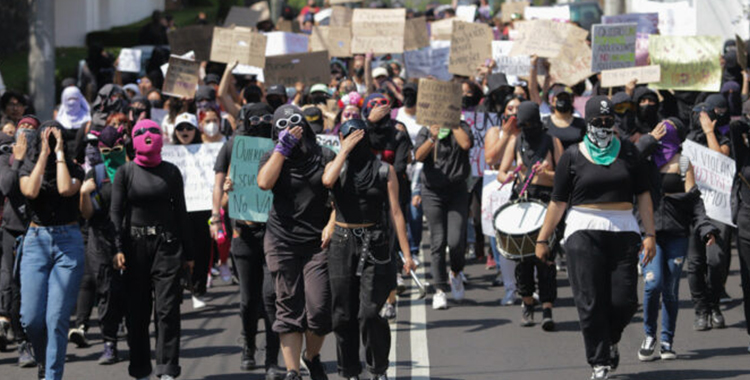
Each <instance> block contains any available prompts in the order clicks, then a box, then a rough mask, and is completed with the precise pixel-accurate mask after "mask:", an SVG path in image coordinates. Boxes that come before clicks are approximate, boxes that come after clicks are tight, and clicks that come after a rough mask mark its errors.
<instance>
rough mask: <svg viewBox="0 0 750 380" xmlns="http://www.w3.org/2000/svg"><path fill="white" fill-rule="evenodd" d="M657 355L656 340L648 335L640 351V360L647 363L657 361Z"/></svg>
mask: <svg viewBox="0 0 750 380" xmlns="http://www.w3.org/2000/svg"><path fill="white" fill-rule="evenodd" d="M655 353H656V338H654V337H653V336H649V335H646V338H645V339H643V343H641V348H640V349H639V350H638V360H640V361H642V362H647V361H650V360H654V359H655V355H654V354H655Z"/></svg>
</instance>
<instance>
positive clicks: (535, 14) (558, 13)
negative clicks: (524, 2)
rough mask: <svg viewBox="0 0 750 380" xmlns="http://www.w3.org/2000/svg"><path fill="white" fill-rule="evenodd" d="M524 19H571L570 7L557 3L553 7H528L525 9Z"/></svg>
mask: <svg viewBox="0 0 750 380" xmlns="http://www.w3.org/2000/svg"><path fill="white" fill-rule="evenodd" d="M523 19H524V20H534V19H538V20H555V21H570V7H569V6H567V5H555V6H552V7H526V9H524V11H523Z"/></svg>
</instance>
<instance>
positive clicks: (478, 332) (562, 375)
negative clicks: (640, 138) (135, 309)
mask: <svg viewBox="0 0 750 380" xmlns="http://www.w3.org/2000/svg"><path fill="white" fill-rule="evenodd" d="M737 267H738V260H737V256H736V252H735V256H734V257H733V262H732V273H731V277H730V279H729V283H728V287H727V288H728V291H729V293H730V294H731V295H732V296H733V297H734V298H735V301H734V302H732V303H731V304H729V305H725V306H724V309H725V316H726V319H727V324H728V326H729V327H728V328H727V329H724V330H712V331H708V332H701V333H699V332H694V331H692V328H691V326H692V321H693V312H692V304H691V302H690V301H689V299H688V298H689V292H688V285H687V281H686V280H685V279H683V280H682V282H681V289H680V298H681V300H682V301H681V302H680V312H681V314H680V318H679V320H678V327H677V336H676V338H675V349H676V351H677V353H678V355H679V359H678V360H676V361H672V362H660V361H655V362H652V363H645V364H644V363H640V362H639V361H638V359H637V355H636V353H637V350H638V347H639V345H640V343H641V340H642V334H643V328H642V324H641V321H642V319H641V313H640V311H639V313H638V314H636V316H635V317H634V318H633V322H632V324H631V325H630V326H629V327H628V328H627V330H626V331H625V334H624V337H623V341H622V342H621V343H620V352H621V354H622V360H621V364H620V368H619V369H618V371H617V372H616V373H615V375H616V376H614V378H615V379H621V380H625V379H638V380H650V379H653V380H669V379H691V380H692V379H750V360H748V359H750V354H749V353H748V352H747V345H748V342H749V339H748V336H747V334H746V333H745V322H744V317H743V315H742V304H741V302H740V301H739V300H738V299H739V297H740V296H741V290H740V287H739V282H740V279H739V274H738V272H737ZM466 272H467V275H468V276H469V280H470V285H469V287H468V289H467V293H466V295H467V300H465V301H464V302H463V304H461V305H457V304H455V303H452V302H451V303H450V309H448V310H444V311H434V310H432V307H431V304H430V303H429V298H428V300H427V301H425V300H417V299H416V292H410V293H408V294H406V295H405V296H404V297H403V298H401V300H400V302H399V309H398V311H399V315H398V321H397V322H396V323H395V324H393V325H392V327H393V328H394V329H393V332H392V335H394V336H395V344H394V345H393V347H394V349H393V351H394V352H392V357H393V361H394V362H395V367H394V368H393V369H392V372H395V376H393V375H394V373H391V376H390V378H392V379H394V378H397V379H409V378H411V379H419V380H428V379H432V380H449V379H451V380H452V379H466V380H469V379H471V380H479V379H482V380H485V379H503V380H513V379H519V380H521V379H522V380H534V379H540V380H551V379H588V377H589V375H590V369H589V367H588V366H587V364H586V361H585V358H584V354H583V339H582V337H581V335H580V332H579V327H578V319H577V315H576V312H575V309H574V308H573V300H572V298H571V291H570V287H569V284H568V280H567V278H566V275H565V272H562V273H560V274H559V275H558V284H559V299H558V301H557V303H556V307H557V308H556V310H555V320H556V322H557V331H555V332H552V333H547V332H543V331H542V330H541V327H539V326H538V325H537V326H536V327H533V328H521V327H519V325H518V320H519V316H520V313H521V308H520V307H519V306H512V307H501V306H498V303H497V301H498V299H499V298H501V297H502V296H503V294H504V291H503V288H501V287H500V288H495V287H490V286H489V284H490V283H491V280H492V278H493V275H492V274H491V272H489V271H486V270H485V269H484V264H483V263H481V264H480V263H473V264H470V265H468V266H467V271H466ZM424 273H425V272H424V268H422V270H421V274H422V276H424ZM428 281H429V280H428ZM641 294H642V293H641ZM209 297H210V302H209V304H210V307H209V308H206V309H204V310H201V311H197V312H196V311H193V310H192V308H191V303H190V302H189V299H188V298H187V297H186V298H185V302H184V304H183V307H182V311H183V314H182V318H183V325H182V327H183V334H182V357H181V365H182V376H181V378H182V379H211V380H229V379H263V373H262V370H255V371H252V372H249V373H248V372H243V371H240V369H239V358H240V352H241V346H240V344H239V342H238V337H239V336H240V321H239V317H238V303H239V293H238V291H237V286H235V285H230V284H224V283H222V282H221V280H218V281H216V283H215V286H214V287H213V288H212V289H211V290H210V292H209ZM639 298H642V296H640V297H639ZM540 316H541V312H539V313H537V318H538V319H539V317H540ZM262 336H263V335H262V333H261V334H259V337H258V343H259V346H262V345H263V342H262ZM89 338H90V340H91V341H92V343H93V345H92V347H91V348H87V349H76V348H74V347H73V346H72V345H71V346H69V350H68V364H67V365H66V368H65V375H66V376H65V378H68V379H108V380H119V379H127V378H128V376H127V361H121V362H120V363H118V364H115V365H112V366H99V365H97V364H96V359H97V358H98V355H99V353H100V350H101V348H102V343H101V340H100V338H101V337H100V335H99V330H98V328H97V327H93V328H92V329H91V330H90V333H89ZM119 347H120V349H121V353H120V355H121V356H122V357H125V358H126V357H127V354H128V352H127V345H126V344H125V343H124V342H120V345H119ZM263 354H264V352H263V351H262V350H261V351H259V353H258V362H259V363H262V362H263V361H262V360H263ZM322 357H323V360H324V361H325V362H326V364H327V367H328V371H329V373H330V374H331V379H335V378H338V377H337V376H336V375H335V371H336V364H335V341H334V339H333V337H332V336H329V339H328V340H327V341H326V343H325V346H324V350H323V354H322ZM15 360H16V355H15V353H13V352H3V353H0V379H34V378H35V376H36V370H34V369H19V368H18V367H16V366H15Z"/></svg>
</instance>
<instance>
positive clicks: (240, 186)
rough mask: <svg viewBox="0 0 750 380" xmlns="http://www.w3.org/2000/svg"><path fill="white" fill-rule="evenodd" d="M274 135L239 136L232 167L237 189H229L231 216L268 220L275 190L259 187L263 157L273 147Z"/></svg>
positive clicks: (233, 154)
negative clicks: (267, 137) (270, 137)
mask: <svg viewBox="0 0 750 380" xmlns="http://www.w3.org/2000/svg"><path fill="white" fill-rule="evenodd" d="M273 147H274V143H273V141H272V140H271V139H266V138H260V137H247V136H236V137H235V138H234V145H233V146H232V165H231V166H230V168H229V171H230V175H231V178H232V183H233V185H234V188H233V190H232V191H231V192H230V193H229V217H231V218H232V219H237V220H248V221H251V222H259V223H265V222H266V221H267V220H268V212H269V211H270V210H271V204H272V203H273V194H272V193H271V192H270V191H263V190H261V189H260V188H259V187H258V168H259V166H260V159H261V157H263V155H265V154H266V153H267V152H269V151H270V150H271V149H273Z"/></svg>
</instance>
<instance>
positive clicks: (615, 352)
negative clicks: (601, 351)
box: [609, 344, 620, 372]
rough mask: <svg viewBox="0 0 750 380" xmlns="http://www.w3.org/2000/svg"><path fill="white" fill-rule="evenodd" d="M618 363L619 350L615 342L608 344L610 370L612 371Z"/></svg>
mask: <svg viewBox="0 0 750 380" xmlns="http://www.w3.org/2000/svg"><path fill="white" fill-rule="evenodd" d="M619 365H620V350H619V349H617V344H613V345H611V346H609V366H610V367H611V369H610V371H611V372H614V371H615V370H616V369H617V367H618V366H619Z"/></svg>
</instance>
